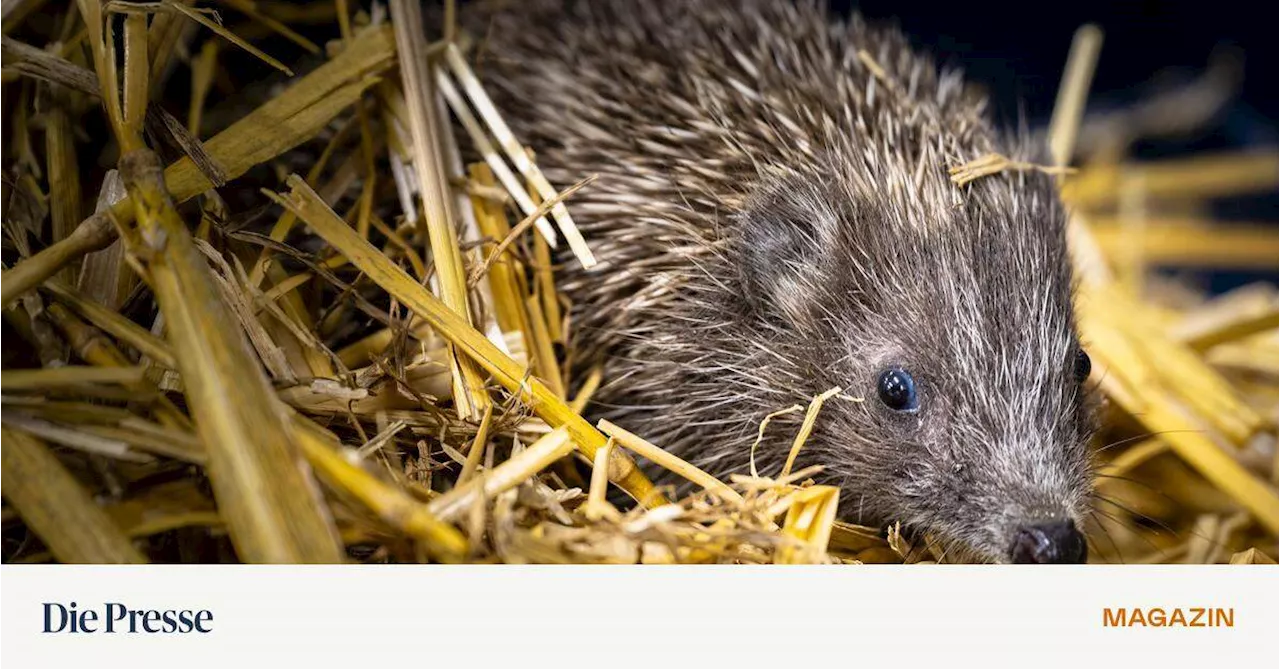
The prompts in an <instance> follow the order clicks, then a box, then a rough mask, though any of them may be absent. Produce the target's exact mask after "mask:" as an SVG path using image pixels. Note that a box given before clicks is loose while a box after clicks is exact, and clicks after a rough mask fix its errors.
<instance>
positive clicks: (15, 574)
mask: <svg viewBox="0 0 1280 669" xmlns="http://www.w3.org/2000/svg"><path fill="white" fill-rule="evenodd" d="M0 576H2V577H3V588H2V589H0V592H2V599H3V608H2V609H0V611H2V616H3V617H0V627H2V629H3V650H2V651H0V653H2V659H3V660H4V663H5V665H6V666H9V667H26V666H42V667H43V666H53V667H64V666H86V667H100V666H128V667H165V669H175V668H178V669H188V668H195V667H217V668H218V669H228V668H233V669H235V668H239V667H257V666H272V665H276V664H277V663H289V664H288V665H286V666H289V667H298V666H302V663H304V662H305V663H306V666H307V667H308V668H310V667H320V666H334V667H338V666H341V667H347V668H350V667H353V666H359V667H376V666H379V665H377V664H376V663H377V662H385V661H391V660H394V661H399V662H412V663H414V664H413V665H411V666H416V667H428V666H441V665H440V663H467V666H471V665H472V664H475V663H480V664H479V665H478V666H488V665H493V664H495V663H497V662H503V663H511V664H510V666H512V667H526V666H542V665H556V666H566V667H567V666H583V667H610V668H611V667H615V666H645V667H671V666H691V665H693V664H695V663H698V664H699V665H700V666H703V667H722V666H742V667H752V666H761V665H765V664H772V665H774V666H786V667H794V666H804V665H810V664H812V665H814V666H816V665H817V664H818V663H824V664H825V663H833V664H832V665H831V666H853V667H869V666H872V664H871V663H873V662H874V663H877V664H879V663H887V664H884V665H883V666H891V667H905V666H922V667H929V666H952V665H954V664H965V665H967V664H970V663H978V666H982V667H1003V666H1008V667H1018V668H1019V669H1044V668H1045V667H1054V666H1063V667H1070V668H1071V669H1081V668H1090V667H1110V666H1122V667H1154V666H1158V667H1160V668H1161V669H1169V668H1172V667H1197V668H1198V669H1203V668H1204V667H1225V666H1250V667H1275V666H1277V665H1278V664H1280V657H1278V647H1277V630H1278V629H1280V617H1278V616H1277V605H1278V601H1280V569H1278V568H1276V567H1274V566H1244V567H1241V566H1235V567H1204V566H1188V567H1177V566H1162V567H1138V566H1117V567H1104V566H1081V567H1067V566H1050V567H1025V568H1024V567H1007V566H1006V567H979V566H973V567H968V566H946V567H936V566H935V567H920V566H915V567H910V566H908V567H903V566H857V567H855V566H830V567H731V566H727V567H648V568H645V567H585V566H575V567H515V566H466V567H448V566H328V567H300V566H280V567H246V566H147V567H103V566H19V565H5V566H3V567H0ZM960 660H966V661H965V662H963V663H962V662H960ZM935 662H945V663H947V664H946V665H934V664H932V663H935ZM1237 663H1242V664H1237ZM1243 663H1247V664H1243ZM445 666H450V665H448V664H446V665H445Z"/></svg>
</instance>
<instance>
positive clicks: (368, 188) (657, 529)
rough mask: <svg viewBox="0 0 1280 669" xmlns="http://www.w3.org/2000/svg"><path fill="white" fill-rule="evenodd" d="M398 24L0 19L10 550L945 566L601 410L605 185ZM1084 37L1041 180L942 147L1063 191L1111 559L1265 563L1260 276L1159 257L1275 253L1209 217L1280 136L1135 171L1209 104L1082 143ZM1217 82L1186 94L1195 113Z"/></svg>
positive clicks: (299, 14)
mask: <svg viewBox="0 0 1280 669" xmlns="http://www.w3.org/2000/svg"><path fill="white" fill-rule="evenodd" d="M388 9H389V11H386V10H383V9H381V8H377V9H375V10H374V11H373V13H372V14H369V13H365V12H363V11H358V10H356V8H353V7H349V6H348V3H346V2H344V1H342V0H338V1H337V2H333V3H329V2H312V3H283V2H258V3H251V2H245V1H242V0H222V1H220V2H215V3H203V2H201V3H193V2H188V1H183V0H166V1H164V2H159V3H125V2H111V3H100V2H99V1H98V0H80V1H79V2H77V3H75V7H73V8H72V7H68V3H63V2H44V1H41V0H26V1H20V2H14V3H6V5H5V9H4V12H5V14H4V26H3V30H4V44H3V48H4V62H3V65H4V95H5V105H4V118H5V123H4V133H5V145H4V156H3V157H4V169H5V179H4V181H3V186H4V193H3V205H4V220H3V223H4V262H5V269H4V274H3V301H4V312H3V316H4V327H5V331H4V332H5V346H4V370H3V376H2V379H3V383H2V388H0V390H2V396H0V399H2V401H3V437H4V445H3V470H2V471H3V478H4V481H3V486H4V498H5V506H4V510H3V522H4V553H3V556H4V559H5V561H9V562H44V561H62V562H143V561H157V562H172V561H182V562H215V561H233V560H241V561H252V562H303V561H305V562H332V561H340V560H349V561H362V562H391V561H395V562H406V561H425V560H433V561H451V562H452V561H475V562H595V563H637V562H640V563H670V562H740V563H771V562H777V563H809V562H835V561H844V562H854V561H857V562H903V561H906V562H936V561H946V558H947V556H945V555H939V554H938V553H937V552H935V551H934V550H933V549H932V547H931V545H930V543H929V540H928V537H927V536H911V535H910V534H909V533H905V532H903V531H902V530H901V528H899V527H898V526H896V525H894V526H891V527H887V528H863V527H856V526H850V525H846V524H843V523H840V522H837V521H836V520H835V518H836V510H837V503H838V492H837V491H836V490H835V489H833V488H829V487H826V486H818V485H813V484H812V483H811V481H810V477H811V476H812V475H813V473H814V470H812V469H810V470H801V471H791V467H790V466H789V465H788V466H787V467H786V468H784V470H783V471H780V472H767V471H761V472H756V475H755V476H750V477H738V478H735V479H734V480H731V481H718V480H716V479H714V478H712V477H710V476H708V475H707V474H705V473H703V472H700V471H698V470H697V469H695V468H693V467H691V466H690V465H688V464H687V463H685V462H682V461H680V460H679V459H677V458H674V457H672V456H670V455H669V454H666V453H665V452H664V451H662V449H661V448H660V446H661V445H660V444H658V445H655V444H651V443H648V442H647V441H645V439H644V438H643V435H635V434H630V433H627V432H625V431H623V430H621V429H620V428H618V427H616V426H613V425H610V424H608V423H605V422H602V423H601V424H600V425H592V424H590V423H588V422H587V421H585V420H584V419H582V418H581V417H580V415H579V414H580V412H581V411H582V409H583V407H585V406H586V404H587V402H588V401H589V399H590V397H591V395H592V392H593V390H594V389H595V388H596V387H598V385H599V383H600V382H601V379H600V378H599V375H598V374H593V375H590V376H588V377H587V378H566V377H565V374H564V368H563V363H564V360H565V359H566V358H565V356H566V353H571V352H566V351H565V350H564V342H566V341H568V337H567V336H566V333H567V332H568V331H570V330H571V329H572V328H573V322H572V321H571V320H570V319H567V318H566V316H565V314H567V313H568V311H567V309H566V307H567V305H566V304H565V301H564V299H563V297H561V296H560V295H558V294H557V292H556V290H555V283H554V273H553V271H552V265H551V262H552V260H551V259H552V251H551V248H550V244H549V240H558V242H559V245H560V247H561V248H562V249H564V252H563V260H564V261H565V262H579V263H583V264H585V265H590V264H592V263H593V262H594V258H593V257H592V256H591V253H590V249H589V248H588V247H587V246H586V245H585V244H584V243H583V241H582V239H581V237H580V235H578V234H577V230H576V228H575V227H574V224H573V220H572V210H573V191H574V190H576V189H577V188H582V187H588V188H589V187H590V184H589V181H590V179H591V175H583V178H584V180H583V182H581V183H579V184H573V185H571V184H556V185H555V186H552V185H551V184H549V183H547V182H546V179H545V178H543V177H542V176H541V173H540V172H539V171H538V170H537V167H536V156H533V159H531V153H529V152H527V150H526V148H525V147H523V146H522V145H520V143H519V141H518V138H516V137H514V136H512V135H511V133H510V131H509V130H507V129H506V126H505V124H503V123H502V120H501V115H500V113H499V112H498V111H497V110H496V109H494V108H493V106H492V105H491V104H490V103H489V102H488V100H487V98H486V96H485V94H484V87H483V83H482V81H481V80H480V79H479V78H477V75H476V73H475V72H473V71H472V69H471V67H470V66H469V65H468V47H469V46H471V44H470V42H469V41H468V36H466V35H455V34H454V31H453V30H451V28H450V26H451V25H452V6H451V5H449V6H448V7H446V12H445V14H444V19H443V20H444V28H443V30H438V29H435V28H434V27H433V28H432V29H431V30H429V31H427V32H430V33H431V34H441V33H443V34H444V35H445V39H443V40H441V41H438V42H427V41H426V40H425V39H424V34H426V32H424V31H423V30H421V29H419V28H418V26H419V25H420V24H421V22H422V17H421V15H420V12H421V10H420V8H419V7H418V6H417V4H416V3H413V2H398V1H393V2H391V3H390V6H389V8H388ZM317 37H321V38H323V39H326V40H328V41H324V42H320V41H313V39H317ZM1099 42H1100V35H1099V34H1098V33H1097V32H1096V31H1094V30H1093V29H1083V30H1082V31H1081V33H1080V34H1079V36H1078V39H1077V41H1076V46H1075V48H1073V51H1072V56H1071V59H1070V63H1069V66H1068V70H1067V74H1066V76H1064V86H1063V89H1062V94H1061V96H1060V99H1059V104H1058V107H1057V111H1056V113H1055V117H1054V121H1053V124H1052V127H1051V129H1050V135H1049V139H1050V144H1051V146H1052V147H1053V149H1054V154H1055V156H1056V158H1057V164H1056V165H1053V166H1036V165H1025V164H1020V163H1012V162H1009V161H1008V160H1005V159H1004V158H1002V157H1000V156H985V157H983V158H982V159H980V160H978V161H974V162H973V163H970V164H968V165H962V166H948V167H950V168H951V169H952V174H953V177H954V179H955V181H956V183H957V187H963V184H964V183H966V182H967V181H970V180H972V179H978V178H986V177H989V176H990V175H993V174H997V173H999V172H1002V171H1007V170H1018V169H1043V170H1046V171H1050V172H1051V173H1054V174H1058V175H1060V178H1062V180H1063V191H1064V197H1066V198H1067V199H1068V200H1069V201H1070V202H1071V203H1072V204H1073V205H1074V206H1075V208H1076V211H1077V214H1076V217H1075V219H1074V220H1073V222H1072V229H1071V234H1072V244H1073V253H1074V256H1075V259H1076V261H1077V264H1078V270H1079V275H1080V278H1081V288H1080V299H1079V305H1078V309H1079V313H1080V319H1081V323H1082V329H1083V331H1084V336H1085V340H1086V341H1087V342H1089V351H1090V353H1091V355H1092V356H1093V358H1094V360H1095V361H1096V364H1095V371H1094V375H1093V377H1092V380H1091V382H1093V383H1096V384H1097V385H1098V386H1099V388H1100V390H1101V392H1102V393H1103V394H1104V395H1105V397H1106V400H1107V401H1106V405H1105V406H1106V408H1105V429H1104V430H1103V432H1102V434H1101V435H1100V436H1099V441H1098V449H1097V450H1098V459H1099V462H1100V469H1099V473H1098V480H1097V491H1098V495H1097V496H1098V503H1097V504H1096V512H1095V513H1094V515H1093V518H1092V523H1091V526H1090V527H1089V535H1090V543H1091V546H1092V548H1093V553H1092V554H1093V559H1094V560H1095V561H1101V562H1193V563H1201V562H1227V561H1230V562H1233V563H1239V562H1245V563H1251V562H1271V561H1274V558H1275V556H1276V533H1277V524H1278V521H1277V513H1278V512H1277V498H1276V478H1277V469H1276V468H1277V465H1276V462H1277V460H1276V430H1277V425H1276V424H1277V413H1276V407H1277V401H1278V398H1277V379H1276V373H1277V300H1276V293H1275V289H1274V288H1273V287H1268V286H1253V287H1247V288H1243V289H1240V290H1237V291H1234V292H1232V293H1229V294H1227V295H1223V296H1219V297H1215V298H1212V299H1210V298H1206V297H1205V296H1204V295H1202V294H1200V293H1199V292H1197V291H1196V290H1195V289H1194V288H1190V287H1188V284H1186V283H1179V282H1175V281H1172V280H1169V279H1167V278H1162V277H1164V276H1165V275H1157V274H1156V273H1155V272H1154V271H1153V269H1154V268H1155V267H1157V266H1162V265H1173V266H1184V267H1194V266H1212V267H1219V268H1254V267H1262V268H1273V267H1274V265H1273V264H1271V263H1272V262H1273V259H1274V258H1275V257H1276V235H1275V227H1274V226H1270V225H1268V226H1256V227H1249V226H1241V225H1237V224H1232V223H1225V222H1217V221H1211V220H1208V219H1207V218H1205V216H1204V215H1203V214H1202V211H1203V209H1204V208H1203V203H1204V202H1206V201H1207V200H1208V199H1209V198H1212V197H1222V196H1231V195H1236V194H1242V193H1248V192H1252V191H1257V190H1269V189H1274V187H1275V178H1274V177H1275V169H1276V156H1275V155H1274V154H1265V155H1256V154H1248V155H1234V154H1230V155H1209V156H1194V157H1190V158H1187V159H1182V160H1178V161H1171V162H1166V163H1154V164H1153V163H1143V164H1135V163H1131V162H1129V161H1127V160H1126V158H1125V153H1126V148H1127V147H1128V145H1129V144H1130V143H1131V142H1132V141H1133V140H1135V139H1137V138H1139V137H1142V136H1144V135H1150V134H1158V133H1170V132H1177V131H1180V130H1185V129H1189V128H1192V127H1194V126H1195V125H1197V124H1198V123H1200V122H1201V121H1202V120H1203V119H1202V118H1201V117H1200V116H1197V115H1196V114H1197V110H1202V108H1203V107H1204V106H1205V105H1201V106H1200V107H1196V106H1194V105H1193V106H1188V105H1164V106H1162V105H1160V104H1157V102H1158V101H1156V102H1152V103H1144V105H1139V106H1137V107H1135V108H1134V109H1132V110H1128V111H1126V112H1125V113H1121V114H1117V115H1115V116H1113V117H1107V118H1105V119H1100V120H1097V121H1096V122H1095V121H1090V122H1088V123H1085V124H1083V126H1082V124H1081V116H1082V114H1081V111H1082V109H1083V99H1084V95H1083V93H1084V91H1085V90H1087V87H1088V80H1089V77H1090V76H1091V73H1092V69H1093V67H1094V61H1095V60H1096V57H1097V47H1098V44H1099ZM291 62H293V63H301V64H303V66H299V69H300V71H299V72H297V73H294V72H292V71H291V69H290V67H289V66H286V65H285V63H291ZM304 66H305V67H304ZM277 71H278V74H277V73H276V72H277ZM1217 74H1220V73H1218V72H1216V71H1215V70H1214V69H1213V68H1211V69H1210V71H1209V73H1208V74H1206V77H1205V79H1204V80H1203V81H1201V82H1198V83H1196V84H1193V85H1192V86H1190V87H1189V88H1188V89H1186V90H1183V91H1179V92H1178V93H1177V94H1179V95H1193V94H1194V95H1198V96H1199V97H1196V98H1194V99H1197V100H1207V101H1208V102H1206V104H1207V105H1208V106H1210V107H1211V106H1212V103H1213V102H1214V100H1217V99H1218V98H1219V97H1221V90H1220V89H1221V86H1219V85H1218V84H1219V83H1220V81H1219V79H1215V76H1217ZM1215 96H1218V97H1215ZM1169 109H1175V110H1187V109H1190V111H1174V112H1169V111H1168V110H1169ZM1162 110H1163V111H1162ZM1201 116H1203V114H1201ZM450 119H452V122H450ZM1073 147H1074V148H1073ZM463 155H476V156H479V157H480V158H481V160H480V161H478V162H476V163H474V164H464V163H463V159H462V158H461V156H463ZM1072 155H1075V156H1076V157H1077V160H1075V161H1074V162H1075V163H1076V164H1079V165H1080V168H1079V169H1078V170H1067V169H1065V168H1064V167H1063V166H1064V165H1066V164H1067V162H1069V161H1068V158H1070V157H1071V156H1072ZM162 165H167V168H164V169H163V172H161V169H162V167H161V166H162ZM162 175H163V176H162ZM557 187H560V188H561V189H562V190H557ZM117 238H118V239H117ZM841 399H845V398H844V396H843V395H842V394H841V393H840V390H839V389H832V390H831V391H830V392H828V393H825V394H823V395H821V396H819V397H816V398H814V400H813V403H812V404H811V405H810V406H809V407H801V406H796V407H779V413H782V412H803V413H804V415H805V424H804V426H802V428H801V430H800V433H799V434H797V435H796V438H795V441H794V444H793V447H792V452H791V456H792V457H791V458H789V460H788V462H790V461H793V460H794V455H795V453H797V452H799V450H800V449H802V448H803V447H804V441H805V437H806V435H807V432H808V430H807V429H806V428H811V427H812V425H813V424H814V423H815V422H816V421H819V420H822V416H821V407H822V404H823V403H824V402H826V401H840V400H841ZM763 429H764V428H763V426H762V430H763ZM744 457H746V454H744ZM637 461H639V462H643V463H645V464H644V467H665V468H667V469H671V470H673V471H675V472H676V473H678V474H680V475H681V476H682V477H684V478H685V479H688V480H689V481H692V482H693V483H695V484H696V488H698V489H700V492H697V493H696V494H692V495H690V496H686V497H684V498H680V499H675V498H674V497H673V491H671V490H660V489H656V488H654V486H652V484H651V483H650V482H649V479H648V478H647V477H646V476H645V474H644V473H643V471H644V469H643V468H641V467H639V466H637V464H636V463H637ZM619 491H625V492H626V493H628V494H629V495H630V496H631V497H632V498H636V499H639V500H641V501H642V503H639V504H635V503H626V504H619V503H617V500H618V494H617V493H618V492H619ZM215 500H216V503H215Z"/></svg>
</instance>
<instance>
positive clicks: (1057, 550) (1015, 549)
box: [1009, 520, 1089, 564]
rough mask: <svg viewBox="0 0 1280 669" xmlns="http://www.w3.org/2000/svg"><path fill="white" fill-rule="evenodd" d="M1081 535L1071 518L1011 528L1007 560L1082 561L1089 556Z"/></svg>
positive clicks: (1046, 562) (1038, 562) (1014, 561)
mask: <svg viewBox="0 0 1280 669" xmlns="http://www.w3.org/2000/svg"><path fill="white" fill-rule="evenodd" d="M1088 551H1089V549H1088V546H1087V545H1086V544H1085V540H1084V535H1083V534H1081V533H1080V530H1078V529H1076V524H1075V523H1074V522H1072V521H1070V520H1062V521H1055V522H1049V523H1033V524H1027V525H1023V526H1021V527H1019V528H1018V529H1017V530H1015V531H1014V534H1013V542H1012V544H1011V545H1010V547H1009V561H1010V562H1013V563H1015V564H1082V563H1083V562H1084V561H1085V559H1086V558H1087V557H1088Z"/></svg>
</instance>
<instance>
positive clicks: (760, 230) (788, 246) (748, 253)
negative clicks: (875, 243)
mask: <svg viewBox="0 0 1280 669" xmlns="http://www.w3.org/2000/svg"><path fill="white" fill-rule="evenodd" d="M842 218H843V217H842V216H841V215H840V212H839V211H838V210H837V208H836V206H835V205H834V200H833V199H832V198H828V197H826V195H825V193H824V192H823V189H821V188H819V187H816V185H815V184H812V183H809V184H795V183H790V184H786V185H785V186H779V187H776V188H772V189H770V191H769V192H768V193H767V194H766V195H764V196H760V197H756V198H753V201H752V202H750V203H749V204H748V207H747V208H746V211H744V212H743V213H742V214H741V216H740V225H739V230H740V232H741V237H740V238H739V241H740V242H741V244H742V246H741V252H740V254H739V268H740V271H741V273H742V284H743V289H744V296H745V298H746V300H747V302H748V303H749V304H750V305H751V307H752V308H753V310H755V311H756V312H757V313H760V314H761V315H764V316H766V317H773V318H782V319H784V320H788V321H792V322H795V321H799V320H803V319H805V318H806V316H808V315H809V314H811V313H812V307H813V306H814V303H815V302H816V301H817V300H818V299H820V298H821V297H822V296H823V295H824V294H826V293H827V292H828V291H830V290H831V289H832V288H833V287H834V286H833V284H832V281H831V279H833V278H834V277H831V276H830V273H831V269H830V268H831V266H832V263H831V262H830V259H831V256H832V254H833V252H834V250H835V249H836V248H837V243H838V237H839V233H840V226H841V221H842Z"/></svg>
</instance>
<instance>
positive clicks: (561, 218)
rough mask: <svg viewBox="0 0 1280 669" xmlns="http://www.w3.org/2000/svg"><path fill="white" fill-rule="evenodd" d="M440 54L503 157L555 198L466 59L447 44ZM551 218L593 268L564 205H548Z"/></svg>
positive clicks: (592, 260)
mask: <svg viewBox="0 0 1280 669" xmlns="http://www.w3.org/2000/svg"><path fill="white" fill-rule="evenodd" d="M444 54H445V59H446V60H447V61H449V69H451V70H453V75H454V76H455V77H457V78H458V82H459V83H461V84H462V90H463V91H464V92H465V93H466V94H467V97H468V98H470V100H471V104H472V105H474V106H475V108H476V111H477V112H479V113H480V117H481V118H483V119H484V122H485V124H486V125H488V126H489V130H490V132H492V133H493V136H494V138H495V139H497V140H498V144H499V145H501V146H502V150H503V151H505V152H506V154H507V159H508V160H510V161H511V164H512V165H514V166H515V168H516V171H517V172H519V173H520V174H521V175H523V176H524V178H525V179H527V180H528V181H529V183H530V184H532V185H533V187H534V188H535V189H536V190H537V191H538V194H539V195H541V196H542V197H543V198H545V199H548V200H550V199H551V198H553V197H555V196H556V189H555V188H554V187H552V185H551V183H550V182H549V181H547V178H546V177H545V176H543V175H542V171H541V170H539V169H538V166H537V165H534V164H533V162H532V161H531V160H529V156H528V155H527V154H526V153H525V150H524V147H523V146H521V145H520V142H518V141H516V137H515V135H514V134H512V132H511V128H509V127H507V124H506V122H505V121H503V120H502V117H501V116H500V115H499V114H498V109H497V108H496V107H494V105H493V101H492V100H490V99H489V96H488V94H486V93H485V92H484V88H483V87H481V86H480V80H479V79H477V78H476V75H475V73H473V72H472V71H471V68H470V67H468V66H467V63H466V61H465V60H463V58H462V54H461V53H460V52H459V51H458V47H457V45H454V44H450V45H449V46H448V47H446V48H445V52H444ZM551 217H552V218H554V219H556V224H557V225H559V226H560V232H561V233H563V234H564V237H565V239H566V240H568V241H569V248H571V249H573V253H574V255H576V256H577V257H578V261H579V262H581V263H582V266H583V267H586V268H588V269H589V268H591V267H594V266H595V264H596V258H595V256H594V255H592V254H591V249H590V248H588V247H587V242H586V240H585V239H583V238H582V233H581V232H579V231H578V227H577V226H576V225H574V223H573V218H571V217H570V216H569V210H568V209H567V208H566V207H565V206H564V204H557V205H556V206H555V207H552V208H551Z"/></svg>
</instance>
